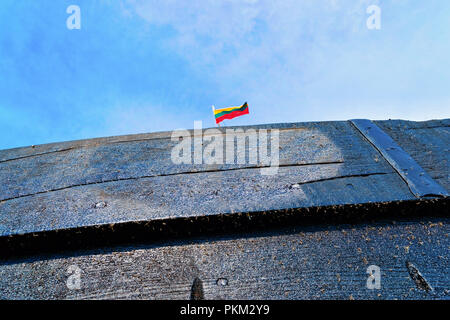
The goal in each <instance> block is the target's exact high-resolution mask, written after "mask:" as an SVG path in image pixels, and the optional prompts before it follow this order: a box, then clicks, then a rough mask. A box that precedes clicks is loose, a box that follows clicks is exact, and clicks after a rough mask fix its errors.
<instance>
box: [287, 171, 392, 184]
mask: <svg viewBox="0 0 450 320" xmlns="http://www.w3.org/2000/svg"><path fill="white" fill-rule="evenodd" d="M390 173H391V172H373V173H364V174H349V175H345V176H338V177H332V178H323V179H317V180H311V181H305V182H299V183H297V185H299V186H301V185H305V184H310V183H315V182H322V181H331V180H337V179H345V178H361V177H370V176H380V175H385V174H390ZM291 187H292V186H291Z"/></svg>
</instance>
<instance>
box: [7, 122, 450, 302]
mask: <svg viewBox="0 0 450 320" xmlns="http://www.w3.org/2000/svg"><path fill="white" fill-rule="evenodd" d="M373 125H374V126H376V127H377V128H379V129H381V130H382V132H383V133H385V134H387V135H388V136H389V137H390V138H392V140H393V141H394V142H395V143H396V144H397V145H398V147H399V148H400V149H401V151H402V152H403V153H404V154H406V155H407V156H410V157H411V158H412V159H413V161H414V162H415V163H416V164H417V168H418V170H419V171H420V170H422V171H423V174H419V176H423V175H425V176H427V177H429V178H430V179H431V181H432V183H436V184H437V185H438V186H439V188H441V193H439V194H428V195H424V196H418V194H417V193H415V192H413V191H414V190H413V189H412V188H411V184H410V183H409V181H408V175H407V173H406V175H402V174H399V171H398V168H396V167H395V165H393V163H392V159H389V157H388V156H386V155H384V154H383V152H380V149H379V148H377V146H376V145H374V144H373V141H371V140H370V137H369V138H368V137H367V136H365V135H364V132H362V131H360V130H359V129H358V128H357V126H355V124H354V123H352V122H350V121H336V122H316V123H293V124H272V125H261V126H252V127H241V128H243V129H245V130H247V129H251V128H253V129H256V130H259V129H278V130H279V131H280V155H279V159H280V166H279V169H278V174H276V175H273V176H265V175H261V172H260V168H259V167H258V166H255V165H252V164H239V165H236V164H233V165H230V164H214V165H206V164H196V165H192V164H184V165H177V164H174V163H173V162H172V160H171V157H170V155H171V150H172V149H173V147H174V145H175V144H176V143H177V142H174V141H172V140H171V133H170V132H162V133H151V134H140V135H129V136H120V137H110V138H99V139H90V140H80V141H72V142H63V143H54V144H47V145H39V146H32V147H25V148H16V149H10V150H1V151H0V181H2V183H1V184H0V250H1V252H2V261H1V262H0V297H2V298H182V299H187V298H189V297H191V296H192V290H194V289H193V288H194V287H198V286H200V287H201V294H199V295H197V296H200V297H203V298H205V299H210V298H239V299H242V298H243V299H253V298H266V299H273V298H277V299H279V298H281V299H285V298H287V299H300V298H342V299H347V298H349V297H350V296H351V297H353V298H444V297H445V296H447V297H448V292H449V291H448V290H449V289H450V277H449V276H448V275H449V274H450V273H449V271H450V270H449V269H450V268H449V263H448V262H449V261H448V259H449V257H448V248H449V245H450V242H449V239H448V232H449V225H448V222H449V221H448V190H449V189H450V181H449V167H448V160H449V149H448V148H449V145H450V144H449V142H450V136H449V133H450V119H444V120H433V121H426V122H411V121H402V120H387V121H375V122H373ZM228 128H230V127H228ZM222 130H225V128H222ZM394 161H395V159H394ZM422 171H420V172H422ZM419 187H420V186H419ZM442 190H443V191H442ZM393 221H395V222H394V223H393ZM70 265H77V266H79V268H81V270H83V279H84V280H83V281H82V288H81V289H80V290H69V289H68V288H67V286H66V283H65V279H66V278H67V275H66V272H67V268H68V266H70ZM369 265H377V266H379V267H380V268H381V270H382V279H384V280H382V281H383V282H382V288H381V289H380V290H369V289H367V288H366V280H367V277H368V275H367V274H366V268H367V267H368V266H369ZM415 272H416V273H415ZM417 272H420V274H422V275H423V279H426V280H424V281H425V282H423V281H422V282H421V280H420V279H419V278H420V277H419V278H418V277H417V276H416V277H414V274H417ZM421 277H422V276H421ZM195 279H197V280H195ZM417 279H419V280H417ZM194 280H195V281H197V284H196V285H195V286H193V283H194ZM198 283H200V285H199V284H198ZM423 283H426V284H427V285H429V288H428V287H427V286H424V285H423ZM430 288H433V289H432V290H431V289H430Z"/></svg>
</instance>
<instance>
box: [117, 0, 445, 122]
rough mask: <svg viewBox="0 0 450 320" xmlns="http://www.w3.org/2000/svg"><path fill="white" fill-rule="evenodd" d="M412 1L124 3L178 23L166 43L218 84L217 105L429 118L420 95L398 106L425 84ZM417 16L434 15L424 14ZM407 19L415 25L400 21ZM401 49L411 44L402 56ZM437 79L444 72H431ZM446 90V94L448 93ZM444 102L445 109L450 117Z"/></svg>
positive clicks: (283, 112) (289, 115)
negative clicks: (378, 26) (375, 10)
mask: <svg viewBox="0 0 450 320" xmlns="http://www.w3.org/2000/svg"><path fill="white" fill-rule="evenodd" d="M411 3H412V2H410V1H406V0H402V1H396V2H395V1H394V2H392V3H389V4H388V3H386V4H385V3H384V2H383V3H381V2H380V1H377V0H360V1H348V0H303V1H299V0H283V1H273V0H261V1H258V0H251V1H243V0H241V1H240V0H228V1H218V0H191V1H176V0H156V1H138V0H129V1H126V2H125V5H124V7H125V8H126V10H127V12H134V14H135V15H138V16H140V17H141V18H143V19H145V20H146V21H147V22H148V23H149V24H151V25H157V26H168V27H170V28H172V29H173V30H174V33H175V35H174V36H171V37H169V38H168V39H167V40H166V45H167V47H168V48H169V49H170V50H172V51H174V52H177V53H179V55H180V56H182V57H184V58H185V59H186V60H187V61H188V63H189V64H190V65H191V66H192V67H193V68H194V69H195V70H197V72H199V73H205V74H207V75H208V76H209V77H210V78H211V81H213V82H215V83H216V86H217V91H218V93H217V98H218V100H219V101H217V102H216V103H217V104H220V103H224V104H225V103H232V102H231V101H228V100H227V99H228V98H235V99H236V98H237V99H241V98H242V99H245V100H248V101H249V102H251V106H253V107H254V108H256V109H255V111H256V112H255V113H254V116H252V121H255V122H268V121H270V122H273V121H283V122H286V121H303V120H326V119H328V120H329V119H330V117H331V116H333V117H335V118H336V117H337V118H339V119H342V118H350V117H353V115H360V114H362V115H364V114H367V115H373V116H374V117H376V118H395V117H403V118H412V117H414V118H419V119H426V118H427V117H428V116H427V114H426V113H424V112H420V110H418V109H417V110H410V108H411V105H417V106H418V105H421V103H417V102H416V103H413V104H410V105H409V106H408V107H407V108H406V109H405V108H403V109H399V111H398V112H395V110H397V109H398V108H392V107H391V106H392V104H393V103H400V104H401V103H402V98H404V97H406V96H407V95H408V94H409V92H410V91H411V93H412V95H413V96H414V95H417V94H418V91H420V90H416V89H423V88H424V86H426V85H427V84H426V83H423V79H420V77H421V72H422V74H423V71H424V70H419V69H417V68H416V64H415V63H416V61H417V55H419V56H420V53H417V52H418V51H421V43H420V42H418V39H419V40H420V39H423V38H424V36H423V32H424V31H423V30H422V31H421V30H415V28H413V27H412V25H411V22H413V23H414V22H416V23H417V21H414V20H411V19H412V18H411V17H409V16H408V11H405V10H408V9H409V7H410V6H411ZM372 4H377V5H380V6H382V10H383V16H382V17H383V18H382V19H384V14H386V20H385V21H383V24H382V25H383V29H382V30H381V31H369V30H367V28H366V19H367V17H368V16H367V14H366V8H367V7H368V6H369V5H372ZM410 12H417V11H414V10H411V11H410ZM396 15H397V16H396ZM413 18H415V19H422V18H423V19H424V21H430V19H429V18H427V16H423V17H420V16H419V17H417V16H416V17H413ZM408 21H409V27H410V29H409V30H408V31H405V29H401V28H402V27H404V26H405V25H407V26H408V23H407V22H408ZM419 22H420V21H419ZM420 23H421V22H420ZM425 29H426V26H425ZM429 31H430V29H429V28H428V29H426V31H425V35H428V32H429ZM374 32H378V34H377V33H374ZM425 38H426V37H425ZM402 49H408V50H409V51H408V52H407V53H406V55H405V52H403V51H402ZM438 52H442V46H441V45H437V46H434V47H433V51H432V52H431V53H428V54H427V56H426V57H427V58H428V59H430V61H431V62H430V63H439V61H434V60H433V58H434V57H435V54H438ZM428 71H429V70H425V72H428ZM430 72H431V71H430ZM430 77H432V79H435V78H437V77H438V75H437V73H436V72H434V71H433V73H431V74H430ZM445 77H446V78H448V76H445ZM433 81H435V80H433ZM430 90H431V91H433V90H435V91H434V93H435V94H439V93H440V92H438V91H437V90H438V89H430ZM426 91H427V90H425V91H424V96H423V97H422V98H423V99H425V98H426V96H425V95H426V94H427V92H426ZM419 98H420V97H419ZM443 98H444V99H443V100H442V101H448V98H449V96H448V95H447V96H446V97H443ZM437 100H438V99H437ZM238 102H240V101H236V102H235V103H238ZM435 103H436V105H439V100H438V101H437V102H435ZM274 106H275V107H276V109H277V110H276V111H277V112H276V113H275V114H274V112H273V111H274ZM374 106H376V107H375V110H374ZM403 107H404V106H403ZM444 110H446V108H444V107H443V108H441V113H442V116H443V117H445V116H449V114H448V112H447V113H445V111H444ZM408 111H411V112H410V113H408ZM436 114H439V112H437V113H436ZM339 115H341V116H339ZM408 115H411V116H410V117H408Z"/></svg>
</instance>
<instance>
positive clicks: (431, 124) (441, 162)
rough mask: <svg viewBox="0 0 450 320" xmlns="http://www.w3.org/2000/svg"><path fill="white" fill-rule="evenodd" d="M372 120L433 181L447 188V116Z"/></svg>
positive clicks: (449, 135) (449, 184) (449, 150)
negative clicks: (425, 118)
mask: <svg viewBox="0 0 450 320" xmlns="http://www.w3.org/2000/svg"><path fill="white" fill-rule="evenodd" d="M375 122H376V123H377V124H378V125H379V126H380V127H381V128H382V129H383V130H384V131H385V132H386V133H387V134H389V135H390V136H391V137H392V139H394V140H395V141H396V142H397V143H398V144H399V145H400V147H402V148H403V150H405V151H406V152H408V153H409V154H410V155H411V156H412V157H413V158H414V160H416V162H417V163H419V165H420V166H421V167H422V168H423V169H425V171H427V173H428V174H429V175H430V176H431V177H432V178H433V179H434V180H435V181H437V182H438V183H439V184H440V185H442V186H443V187H444V188H446V189H447V190H450V176H449V175H450V170H449V165H450V164H449V158H450V119H444V120H433V121H425V122H414V121H401V120H388V121H375Z"/></svg>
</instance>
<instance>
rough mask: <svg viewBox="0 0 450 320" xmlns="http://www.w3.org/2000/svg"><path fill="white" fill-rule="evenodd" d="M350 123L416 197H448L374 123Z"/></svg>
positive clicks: (441, 188)
mask: <svg viewBox="0 0 450 320" xmlns="http://www.w3.org/2000/svg"><path fill="white" fill-rule="evenodd" d="M351 123H352V124H353V125H354V126H355V127H356V128H357V129H358V130H359V131H360V132H361V134H362V135H363V136H364V137H365V138H366V139H367V140H368V141H369V142H370V143H371V144H372V145H373V146H374V147H375V148H376V149H377V150H378V151H379V152H380V153H381V155H382V156H383V158H384V159H386V161H388V162H389V164H390V165H391V166H392V167H393V168H394V169H395V171H396V172H397V173H398V174H399V175H400V176H401V177H402V179H403V180H404V181H405V182H406V184H407V185H408V187H409V189H410V190H411V192H412V193H414V195H415V196H416V197H418V198H423V197H448V196H449V195H450V194H449V193H448V192H447V190H446V189H445V188H443V187H442V186H441V185H440V184H439V183H437V182H436V181H434V180H433V178H431V177H430V176H429V175H428V173H427V172H426V171H425V170H424V169H423V168H422V167H421V166H420V165H418V164H417V162H416V161H415V160H414V159H413V158H412V157H411V156H410V155H409V154H408V153H406V152H405V150H403V149H402V148H401V147H400V146H399V145H398V144H397V143H396V142H395V141H394V140H392V138H391V137H390V136H389V135H388V134H386V133H385V132H384V131H383V130H381V129H380V127H378V126H377V125H376V124H375V123H374V122H372V121H370V120H367V119H354V120H351Z"/></svg>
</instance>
